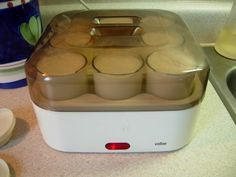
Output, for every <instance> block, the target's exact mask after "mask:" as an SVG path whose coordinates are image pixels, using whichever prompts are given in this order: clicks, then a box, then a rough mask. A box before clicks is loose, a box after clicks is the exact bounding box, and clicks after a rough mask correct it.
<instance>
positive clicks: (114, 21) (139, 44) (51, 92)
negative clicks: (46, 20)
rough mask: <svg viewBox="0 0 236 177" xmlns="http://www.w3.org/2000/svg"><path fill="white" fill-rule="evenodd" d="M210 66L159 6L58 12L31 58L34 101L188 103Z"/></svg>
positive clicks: (137, 107) (199, 92)
mask: <svg viewBox="0 0 236 177" xmlns="http://www.w3.org/2000/svg"><path fill="white" fill-rule="evenodd" d="M208 72H209V67H208V65H207V63H206V56H205V55H204V53H203V52H202V50H201V48H200V46H199V45H198V44H196V43H195V41H194V39H193V37H192V35H191V33H190V32H189V30H188V28H187V27H186V25H185V24H184V22H183V21H182V20H181V19H180V17H178V16H177V15H176V14H173V13H170V12H167V11H162V10H154V11H152V10H148V11H143V10H128V11H127V10H115V11H114V10H113V11H86V12H77V11H72V12H65V13H62V14H59V15H57V16H56V17H54V19H53V20H52V21H51V23H50V24H49V26H48V27H47V29H46V31H45V32H44V34H43V36H42V37H41V39H40V41H39V42H38V44H37V46H36V47H35V51H34V52H33V54H32V56H31V57H30V58H29V59H28V60H27V62H26V75H27V79H28V84H29V90H30V95H31V98H32V101H33V102H34V103H35V104H36V105H38V106H40V107H42V108H44V109H48V110H55V111H148V110H178V109H186V108H189V107H191V106H193V105H195V104H198V103H199V101H201V99H202V98H203V95H204V92H205V88H206V84H207V79H208Z"/></svg>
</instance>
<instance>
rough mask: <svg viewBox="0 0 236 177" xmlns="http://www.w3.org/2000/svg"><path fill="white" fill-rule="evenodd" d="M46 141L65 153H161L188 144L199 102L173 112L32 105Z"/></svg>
mask: <svg viewBox="0 0 236 177" xmlns="http://www.w3.org/2000/svg"><path fill="white" fill-rule="evenodd" d="M33 107H34V110H35V113H36V116H37V120H38V123H39V127H40V130H41V132H42V135H43V138H44V140H45V142H46V143H47V144H48V145H49V146H50V147H52V148H54V149H56V150H59V151H65V152H103V153H104V152H105V153H114V152H162V151H174V150H177V149H180V148H181V147H183V146H185V145H186V144H187V143H189V141H190V139H191V135H192V131H193V128H194V124H195V121H196V114H197V110H198V109H199V105H196V106H194V107H192V108H188V109H185V110H176V111H136V112H56V111H50V110H45V109H42V108H40V107H38V106H37V105H35V104H33Z"/></svg>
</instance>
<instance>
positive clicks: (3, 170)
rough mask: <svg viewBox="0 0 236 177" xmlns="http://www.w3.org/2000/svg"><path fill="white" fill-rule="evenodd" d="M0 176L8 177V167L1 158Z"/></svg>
mask: <svg viewBox="0 0 236 177" xmlns="http://www.w3.org/2000/svg"><path fill="white" fill-rule="evenodd" d="M0 177H10V170H9V167H8V165H7V163H6V162H5V161H4V160H3V159H0Z"/></svg>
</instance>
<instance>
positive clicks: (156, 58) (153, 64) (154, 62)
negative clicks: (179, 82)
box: [147, 49, 197, 75]
mask: <svg viewBox="0 0 236 177" xmlns="http://www.w3.org/2000/svg"><path fill="white" fill-rule="evenodd" d="M147 65H148V66H149V67H150V68H152V69H153V70H155V71H158V72H161V73H165V74H173V75H179V74H184V73H189V72H192V71H194V70H195V69H196V68H197V64H196V62H195V60H194V58H193V57H192V56H191V55H188V54H186V53H185V52H182V51H179V50H176V49H171V50H168V51H166V50H165V51H156V52H154V53H152V54H151V55H150V56H149V57H148V59H147Z"/></svg>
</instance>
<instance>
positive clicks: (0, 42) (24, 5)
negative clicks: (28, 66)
mask: <svg viewBox="0 0 236 177" xmlns="http://www.w3.org/2000/svg"><path fill="white" fill-rule="evenodd" d="M41 32H42V27H41V19H40V12H39V4H38V0H11V1H9V0H0V72H1V73H0V74H2V75H3V72H5V73H6V72H7V69H8V70H9V69H16V68H17V67H19V66H23V64H24V61H25V60H26V59H27V58H28V57H29V56H30V54H31V52H32V50H33V48H34V45H35V44H36V42H37V41H38V39H39V37H40V36H41ZM0 77H1V75H0ZM2 77H3V76H2ZM12 78H13V77H12ZM16 78H17V77H16ZM0 79H1V78H0ZM9 82H12V81H11V80H9ZM1 84H2V83H1V80H0V88H2V85H1ZM19 86H20V85H19Z"/></svg>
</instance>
